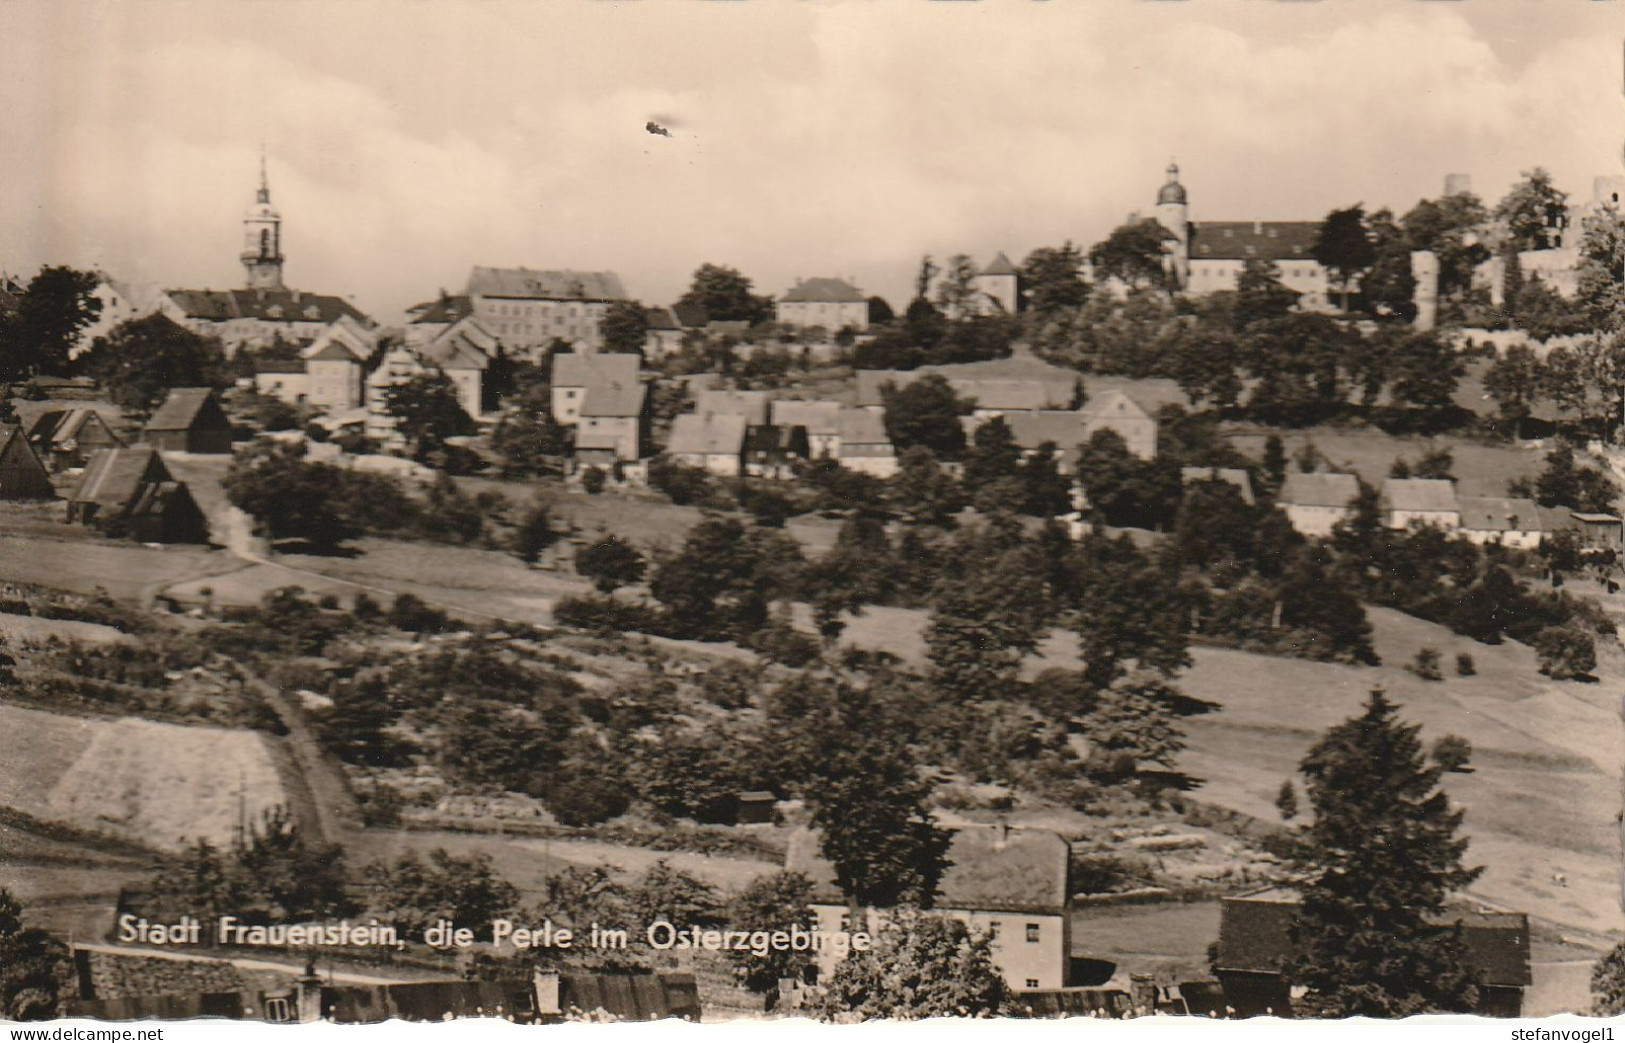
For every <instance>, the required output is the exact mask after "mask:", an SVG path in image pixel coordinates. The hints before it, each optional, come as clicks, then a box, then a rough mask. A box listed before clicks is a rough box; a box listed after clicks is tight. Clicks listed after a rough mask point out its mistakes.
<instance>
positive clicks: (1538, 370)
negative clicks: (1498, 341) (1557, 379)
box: [1484, 344, 1545, 438]
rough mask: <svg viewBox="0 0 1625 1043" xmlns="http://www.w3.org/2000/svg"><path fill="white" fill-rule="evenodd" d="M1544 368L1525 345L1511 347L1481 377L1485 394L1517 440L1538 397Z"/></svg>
mask: <svg viewBox="0 0 1625 1043" xmlns="http://www.w3.org/2000/svg"><path fill="white" fill-rule="evenodd" d="M1544 375H1545V367H1543V366H1542V365H1541V361H1540V359H1539V357H1537V356H1536V355H1535V353H1534V351H1532V350H1530V348H1529V346H1528V345H1526V344H1514V345H1512V346H1511V347H1509V348H1508V349H1507V350H1506V352H1505V353H1504V354H1502V355H1500V356H1499V357H1497V358H1496V360H1495V361H1494V362H1493V363H1491V364H1490V368H1489V369H1488V370H1486V371H1485V373H1484V390H1485V392H1486V393H1488V394H1489V396H1490V397H1491V398H1492V399H1494V400H1495V406H1496V409H1497V410H1499V411H1500V414H1501V419H1502V420H1503V421H1505V422H1506V423H1507V425H1508V426H1509V427H1510V428H1511V429H1512V436H1513V437H1514V438H1517V437H1519V436H1520V434H1521V432H1522V430H1523V422H1524V421H1525V420H1527V419H1529V414H1530V412H1531V411H1532V410H1533V409H1534V405H1535V400H1536V398H1537V397H1538V396H1539V395H1540V389H1541V384H1542V378H1543V377H1544Z"/></svg>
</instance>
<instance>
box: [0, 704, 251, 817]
mask: <svg viewBox="0 0 1625 1043" xmlns="http://www.w3.org/2000/svg"><path fill="white" fill-rule="evenodd" d="M264 742H265V740H264V738H263V737H262V736H261V735H260V734H259V733H257V732H251V731H246V730H239V729H225V728H196V727H186V726H182V725H176V724H160V723H157V722H154V721H143V720H138V719H136V718H133V717H121V718H116V719H101V718H97V719H92V718H84V717H68V716H64V715H61V714H53V713H47V712H44V711H41V710H33V709H28V708H25V707H20V706H12V705H9V704H3V703H0V806H5V807H10V808H15V809H17V810H18V811H21V812H23V813H24V814H27V815H30V816H33V817H34V818H37V819H43V820H46V821H52V822H63V823H66V824H68V825H71V826H74V827H77V828H79V829H85V830H90V831H95V832H105V833H110V834H115V835H118V836H123V837H128V838H130V839H132V840H136V841H140V842H143V843H147V844H151V845H153V846H157V847H176V846H178V845H180V844H182V843H183V842H185V841H187V840H194V839H199V838H207V839H209V840H212V841H214V842H215V843H224V842H226V841H229V840H230V838H231V835H232V831H233V830H234V829H235V828H236V826H237V824H238V821H239V814H240V812H241V811H243V810H246V812H247V814H248V815H249V816H250V819H251V820H252V819H254V818H257V817H258V815H259V814H260V812H261V811H262V810H263V809H266V808H270V807H272V806H274V805H277V804H280V803H282V801H283V792H282V785H281V783H280V781H279V780H278V778H277V774H276V768H275V766H274V764H273V762H272V759H271V756H270V753H269V751H268V750H267V749H266V747H265V745H264ZM239 802H240V803H239Z"/></svg>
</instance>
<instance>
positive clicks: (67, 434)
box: [28, 406, 123, 445]
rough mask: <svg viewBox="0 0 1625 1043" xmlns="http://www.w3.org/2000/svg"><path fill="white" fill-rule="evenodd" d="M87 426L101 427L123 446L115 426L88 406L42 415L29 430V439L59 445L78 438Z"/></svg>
mask: <svg viewBox="0 0 1625 1043" xmlns="http://www.w3.org/2000/svg"><path fill="white" fill-rule="evenodd" d="M86 424H91V425H93V426H96V425H99V426H100V427H102V428H103V429H104V430H105V431H106V432H107V434H108V435H109V436H110V437H112V438H113V440H114V441H116V442H119V444H121V445H122V444H123V441H122V439H120V438H119V437H118V435H117V433H115V432H114V431H113V425H112V424H110V423H108V422H107V418H106V417H104V416H102V415H101V413H100V412H99V411H97V410H95V409H92V408H90V407H88V406H79V407H76V408H74V409H52V410H48V411H46V412H44V413H41V414H40V415H39V418H38V419H37V420H35V421H34V426H33V427H32V428H30V429H29V431H28V438H29V440H30V441H33V442H48V443H50V444H53V445H59V444H61V443H63V442H66V441H68V440H69V439H75V438H78V437H79V432H80V431H82V430H84V427H85V425H86Z"/></svg>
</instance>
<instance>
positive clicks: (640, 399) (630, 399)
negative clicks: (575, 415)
mask: <svg viewBox="0 0 1625 1043" xmlns="http://www.w3.org/2000/svg"><path fill="white" fill-rule="evenodd" d="M648 397H649V389H648V387H647V386H645V385H644V383H643V381H641V380H638V379H636V378H634V379H633V380H632V381H631V382H630V383H627V382H625V381H621V380H601V381H595V382H594V383H591V384H588V385H587V392H586V395H585V396H584V397H583V398H582V400H581V415H582V416H586V417H595V416H597V417H635V416H642V415H643V404H644V402H645V401H646V400H647V399H648Z"/></svg>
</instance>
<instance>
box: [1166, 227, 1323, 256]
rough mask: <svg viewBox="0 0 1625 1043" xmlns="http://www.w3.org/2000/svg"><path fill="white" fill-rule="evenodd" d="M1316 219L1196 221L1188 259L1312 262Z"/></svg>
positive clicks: (1318, 231)
mask: <svg viewBox="0 0 1625 1043" xmlns="http://www.w3.org/2000/svg"><path fill="white" fill-rule="evenodd" d="M1319 236H1320V222H1319V221H1196V222H1194V223H1193V226H1192V230H1191V253H1190V255H1191V260H1193V261H1201V260H1236V261H1251V260H1262V261H1313V260H1314V259H1315V255H1314V249H1315V240H1316V239H1317V238H1319Z"/></svg>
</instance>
